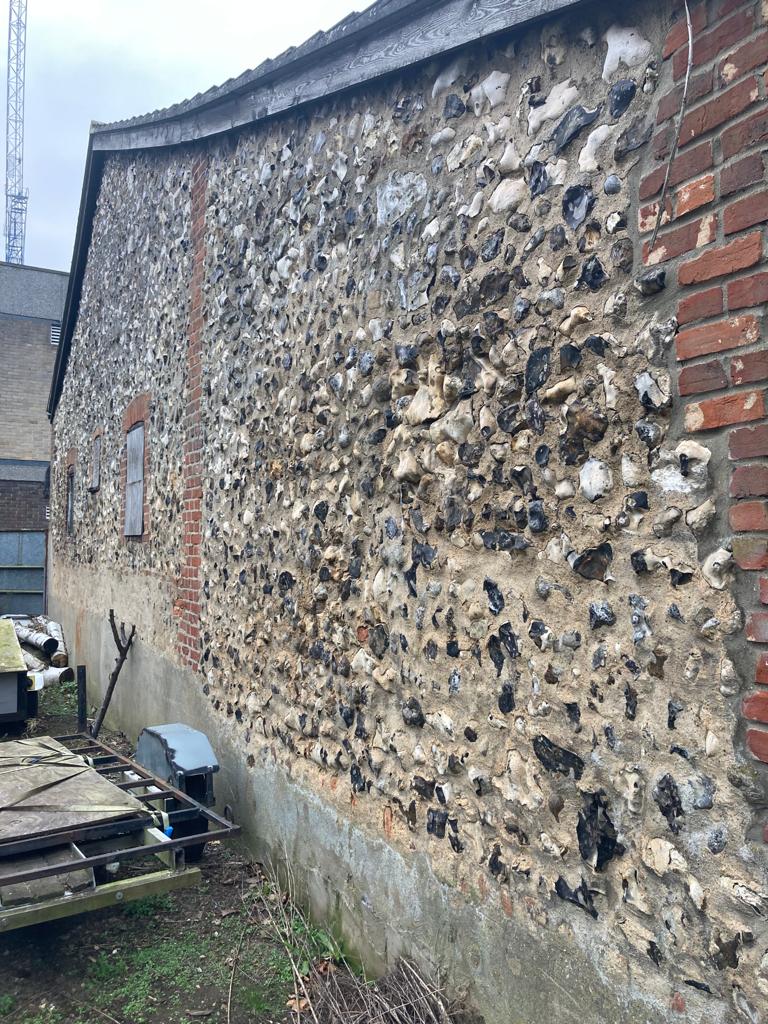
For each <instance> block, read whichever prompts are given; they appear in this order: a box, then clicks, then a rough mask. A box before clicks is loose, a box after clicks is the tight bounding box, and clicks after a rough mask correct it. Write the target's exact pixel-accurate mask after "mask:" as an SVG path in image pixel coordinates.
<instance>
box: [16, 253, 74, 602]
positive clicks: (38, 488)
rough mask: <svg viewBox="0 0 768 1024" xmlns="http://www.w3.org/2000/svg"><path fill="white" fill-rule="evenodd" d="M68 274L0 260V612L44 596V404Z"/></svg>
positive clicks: (47, 452) (47, 431)
mask: <svg viewBox="0 0 768 1024" xmlns="http://www.w3.org/2000/svg"><path fill="white" fill-rule="evenodd" d="M67 281H68V275H67V274H65V273H62V272H60V271H57V270H44V269H42V268H40V267H28V266H23V265H19V264H14V263H0V612H7V611H41V610H42V606H43V604H44V600H45V595H44V572H43V568H44V552H45V547H46V539H45V538H46V536H47V530H48V508H49V477H50V459H51V426H50V423H49V421H48V417H47V415H46V404H47V401H48V392H49V390H50V385H51V375H52V371H53V366H54V362H55V359H56V351H57V349H58V345H59V332H60V328H61V319H62V315H63V311H64V300H65V296H66V292H67ZM25 532H26V533H30V534H32V533H34V534H36V535H37V536H36V537H34V538H33V537H28V538H22V537H21V536H20V534H22V533H25ZM17 535H19V536H17ZM41 559H42V560H43V563H42V565H41V564H39V563H40V562H41ZM30 562H31V563H33V564H29V563H30ZM22 564H23V568H22Z"/></svg>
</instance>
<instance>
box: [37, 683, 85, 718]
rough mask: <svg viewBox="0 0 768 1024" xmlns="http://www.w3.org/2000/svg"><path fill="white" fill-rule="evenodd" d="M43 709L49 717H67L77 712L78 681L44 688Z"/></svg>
mask: <svg viewBox="0 0 768 1024" xmlns="http://www.w3.org/2000/svg"><path fill="white" fill-rule="evenodd" d="M41 711H42V712H44V713H45V715H46V717H49V718H66V717H67V716H68V715H74V714H76V712H77V683H76V682H74V680H73V681H72V682H71V683H56V684H55V685H54V686H49V687H48V688H47V689H45V690H43V692H42V695H41Z"/></svg>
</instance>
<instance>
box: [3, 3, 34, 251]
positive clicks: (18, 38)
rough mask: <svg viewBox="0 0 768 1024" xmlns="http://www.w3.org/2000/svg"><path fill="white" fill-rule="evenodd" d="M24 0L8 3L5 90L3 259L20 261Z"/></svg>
mask: <svg viewBox="0 0 768 1024" xmlns="http://www.w3.org/2000/svg"><path fill="white" fill-rule="evenodd" d="M26 39H27V0H10V2H9V11H8V91H7V93H6V128H5V130H6V141H5V258H6V260H7V262H8V263H23V262H24V236H25V234H26V229H27V198H28V195H29V193H28V191H27V189H25V188H24V56H25V48H26Z"/></svg>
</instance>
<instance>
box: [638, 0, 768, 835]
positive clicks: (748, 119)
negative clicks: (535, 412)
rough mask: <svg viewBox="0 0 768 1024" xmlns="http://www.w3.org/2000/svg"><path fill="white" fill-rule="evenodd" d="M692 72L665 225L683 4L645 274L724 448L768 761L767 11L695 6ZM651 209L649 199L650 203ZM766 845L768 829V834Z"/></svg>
mask: <svg viewBox="0 0 768 1024" xmlns="http://www.w3.org/2000/svg"><path fill="white" fill-rule="evenodd" d="M692 19H693V25H694V46H693V67H692V73H691V85H690V90H689V96H688V103H687V106H686V112H685V115H684V117H683V121H682V131H681V136H680V147H679V151H678V153H677V155H676V157H675V160H674V162H673V164H672V173H671V175H670V185H671V186H672V187H671V188H670V190H669V194H668V196H667V198H666V200H665V203H664V222H663V223H664V227H663V228H662V230H661V231H660V232H659V237H658V240H657V242H656V246H655V247H654V251H653V252H649V246H650V233H651V231H652V229H653V224H654V221H655V218H656V214H657V211H658V203H659V202H660V192H661V186H662V181H663V178H664V171H665V166H666V160H667V158H668V156H669V153H670V152H671V148H672V142H673V139H674V131H675V127H676V123H677V116H678V113H679V110H680V104H681V98H682V92H683V89H682V81H683V78H684V76H685V71H686V66H687V62H688V39H687V30H686V22H685V12H684V9H683V4H682V3H680V4H679V18H678V20H677V22H676V23H675V24H674V25H673V26H672V28H671V30H670V32H669V34H668V36H667V39H666V42H665V44H664V51H663V55H664V59H665V61H666V62H668V67H669V66H670V65H671V71H672V74H671V78H672V80H673V82H674V84H673V86H672V88H671V89H670V90H669V91H668V92H667V93H666V94H665V95H662V96H661V97H660V100H659V104H658V109H657V117H656V122H657V125H658V131H657V134H656V136H655V137H654V139H653V142H652V150H653V154H654V156H655V157H656V158H657V160H658V165H657V166H656V167H654V168H653V169H652V170H651V171H650V173H649V174H647V175H646V176H645V177H644V178H643V179H642V181H641V183H640V198H641V199H642V200H643V201H644V202H646V203H648V205H646V206H644V207H642V208H641V209H640V211H639V227H640V231H641V234H642V235H643V236H644V237H645V239H646V242H645V246H644V250H643V256H644V260H645V262H646V263H648V264H663V265H664V266H665V267H666V270H667V282H668V284H673V283H674V282H675V280H676V282H677V285H678V295H677V298H678V307H677V317H678V322H679V324H680V331H679V333H678V336H677V340H676V355H677V361H678V368H679V391H680V395H681V396H683V397H685V398H687V399H688V401H687V403H686V404H685V425H686V430H687V431H688V433H689V434H691V435H694V436H701V439H702V440H703V441H704V442H705V443H709V441H710V440H714V439H715V438H717V437H723V439H724V440H726V441H727V445H726V446H725V447H726V448H727V451H728V457H729V461H730V468H729V473H730V487H729V494H728V501H729V506H728V508H727V516H726V515H725V511H726V510H723V513H724V514H723V518H722V521H721V522H722V526H721V529H722V530H723V533H724V534H725V535H726V536H728V535H730V537H731V539H732V544H733V554H734V560H735V562H736V564H737V565H738V567H739V569H740V570H741V571H742V573H744V574H746V579H747V580H748V581H749V583H750V587H749V588H748V593H749V594H750V595H751V596H749V597H748V598H747V600H746V602H745V603H746V607H745V609H744V612H745V623H746V626H745V631H744V637H745V640H746V641H747V645H748V646H749V647H750V648H751V649H753V650H754V651H755V657H754V659H753V660H754V663H755V667H754V675H753V677H752V678H753V680H754V682H755V689H754V690H753V691H751V692H750V693H749V694H748V695H747V696H746V697H745V699H744V701H743V703H742V713H743V715H744V717H745V719H746V720H747V721H748V722H749V723H750V724H749V726H748V728H747V731H746V743H747V748H748V750H749V751H750V753H751V754H752V755H753V757H755V758H757V759H758V760H761V761H764V762H766V763H768V689H765V688H764V687H766V686H768V652H767V651H766V647H765V645H768V612H766V610H765V604H766V599H767V598H768V580H767V579H766V577H765V576H760V575H759V573H761V572H764V570H766V569H768V501H767V500H766V499H767V498H768V466H767V465H766V458H768V422H766V421H767V420H768V395H767V394H766V387H768V356H766V347H765V346H766V321H765V317H764V309H763V303H765V302H766V300H768V272H766V269H761V268H765V265H766V262H767V261H766V237H765V233H766V223H768V189H766V187H765V164H764V151H765V149H766V145H768V93H767V92H766V85H767V84H768V5H766V4H765V3H761V2H760V0H699V2H698V3H697V4H695V6H693V7H692ZM649 200H652V201H651V202H648V201H649ZM766 839H768V829H766Z"/></svg>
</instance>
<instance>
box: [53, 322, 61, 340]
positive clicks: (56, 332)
mask: <svg viewBox="0 0 768 1024" xmlns="http://www.w3.org/2000/svg"><path fill="white" fill-rule="evenodd" d="M60 340H61V324H60V323H59V322H58V321H57V322H56V323H55V324H51V344H52V345H58V344H59V341H60Z"/></svg>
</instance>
